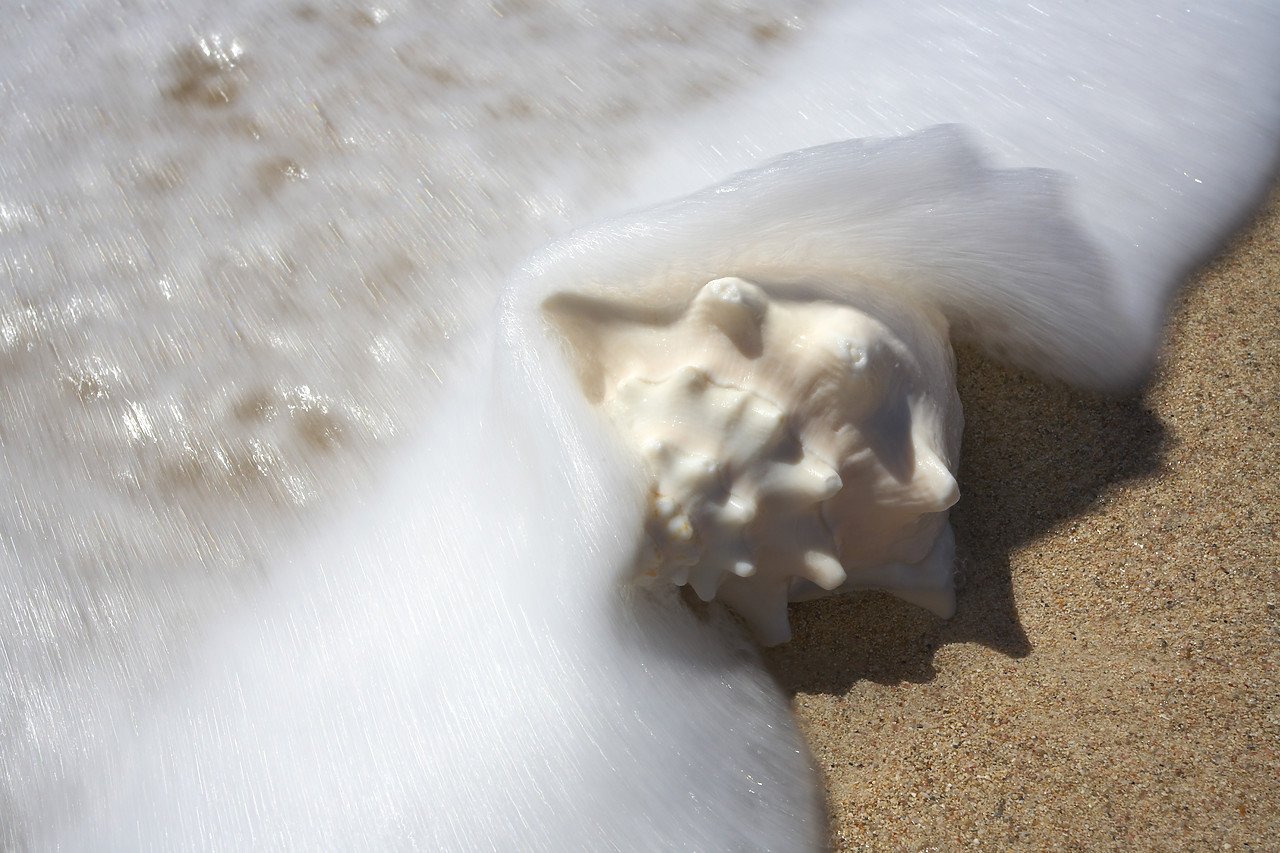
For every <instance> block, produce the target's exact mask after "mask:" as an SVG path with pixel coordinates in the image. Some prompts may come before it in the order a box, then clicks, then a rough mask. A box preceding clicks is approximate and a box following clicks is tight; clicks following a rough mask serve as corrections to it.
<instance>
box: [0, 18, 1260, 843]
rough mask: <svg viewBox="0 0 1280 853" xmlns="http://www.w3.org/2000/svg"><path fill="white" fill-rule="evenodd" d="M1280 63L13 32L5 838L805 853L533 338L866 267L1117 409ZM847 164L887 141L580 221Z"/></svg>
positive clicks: (800, 816)
mask: <svg viewBox="0 0 1280 853" xmlns="http://www.w3.org/2000/svg"><path fill="white" fill-rule="evenodd" d="M1117 34H1120V35H1117ZM1278 34H1280V23H1278V22H1277V20H1276V16H1275V15H1274V13H1272V12H1270V11H1269V10H1268V9H1267V8H1266V7H1265V6H1264V5H1254V4H1248V3H1227V4H1220V5H1217V6H1213V7H1206V8H1197V9H1196V10H1194V12H1189V11H1186V10H1184V9H1183V8H1182V7H1172V6H1171V7H1169V8H1168V9H1151V8H1149V7H1147V6H1143V7H1142V8H1136V4H1135V7H1130V6H1128V5H1120V6H1117V7H1115V8H1114V9H1109V10H1106V11H1102V12H1099V11H1098V10H1093V11H1092V13H1091V16H1090V17H1089V18H1088V19H1082V18H1080V17H1079V16H1078V15H1077V14H1076V13H1074V12H1073V11H1072V10H1071V9H1070V8H1069V7H1068V6H1067V5H1066V4H1039V5H1038V6H1036V7H1023V6H1019V5H1017V4H1004V5H1001V4H997V5H994V6H993V5H991V4H973V6H972V7H968V6H959V7H952V8H950V9H938V8H935V7H932V6H930V5H927V4H878V3H864V4H858V5H854V6H851V7H849V8H847V9H843V10H823V9H818V8H816V7H808V6H806V7H799V8H782V5H781V4H765V3H761V4H758V5H754V6H752V5H743V4H703V5H696V6H690V5H686V4H662V3H657V2H654V3H650V4H646V5H644V6H643V7H638V8H635V7H633V8H632V9H631V10H630V11H626V12H622V11H614V12H609V13H601V12H600V11H598V10H593V9H589V8H586V7H583V6H565V7H560V6H557V5H545V6H544V5H539V4H533V3H513V4H506V5H499V4H494V5H492V6H485V7H477V8H470V7H468V8H462V9H458V8H453V9H450V8H434V9H428V10H423V9H417V8H415V7H412V6H410V5H408V4H404V5H402V6H397V5H395V4H384V5H378V6H359V5H350V6H347V5H323V6H322V5H319V4H300V5H297V6H291V7H275V6H272V5H266V4H256V3H242V4H235V5H225V4H224V5H219V6H217V7H216V8H212V7H211V8H208V9H204V10H202V11H201V12H199V13H194V14H193V13H192V12H191V11H190V10H188V9H183V10H178V9H170V10H167V11H163V12H155V11H153V10H149V9H144V8H142V7H141V6H139V7H136V8H135V7H130V6H127V5H125V6H117V5H112V6H111V7H110V9H108V7H107V6H105V5H103V6H93V5H90V6H87V7H81V8H79V9H77V10H74V11H72V10H60V9H43V7H42V9H41V10H40V11H31V12H29V13H28V16H27V17H25V18H22V19H18V20H16V21H15V22H14V23H12V24H11V25H10V28H9V30H8V32H7V33H6V34H5V41H6V44H5V49H4V51H3V52H2V55H3V56H5V57H6V59H5V60H3V62H4V65H3V75H2V76H0V79H3V81H4V89H3V97H4V98H5V101H6V109H5V110H4V113H3V114H4V115H5V116H7V117H8V118H7V119H6V120H5V123H4V125H3V126H2V127H0V132H3V134H4V138H5V141H6V149H5V154H4V155H3V159H2V160H0V170H3V174H4V176H5V182H4V186H5V190H4V192H5V198H4V199H0V202H2V203H3V206H2V207H0V213H2V214H3V215H2V216H0V241H2V242H0V256H2V257H3V258H4V262H5V271H4V275H5V279H6V288H5V304H4V307H3V314H2V315H0V343H2V344H3V352H2V353H0V354H2V355H3V358H4V359H5V366H6V380H7V381H6V383H5V395H6V405H5V407H4V415H3V416H4V421H3V424H2V427H3V432H0V436H2V437H3V440H4V448H5V453H4V459H5V468H4V472H3V476H4V477H5V481H6V486H7V493H8V494H9V495H11V496H12V500H10V501H8V502H7V503H6V506H5V509H4V515H3V535H4V554H5V556H4V562H3V570H4V577H3V584H4V588H3V601H4V602H5V604H6V608H7V610H8V612H9V614H10V617H9V618H8V619H7V620H6V624H7V625H8V627H7V628H6V632H5V635H4V637H3V646H2V648H3V652H4V657H5V664H6V666H5V677H6V689H5V692H4V696H3V698H2V699H0V702H3V705H0V719H3V721H4V727H3V728H4V731H5V732H6V733H7V734H6V735H5V738H4V740H3V743H2V744H0V758H3V761H0V765H2V766H3V768H4V769H3V772H2V775H0V778H2V779H3V788H2V789H0V790H2V791H3V794H2V796H3V801H0V809H3V811H4V813H5V815H6V817H7V818H8V819H6V820H5V821H4V822H3V826H4V827H6V828H5V829H3V830H0V832H3V833H7V834H6V835H0V841H2V842H3V846H4V847H5V849H121V850H124V849H130V850H136V849H154V850H172V849H262V848H268V849H317V848H319V849H327V848H334V849H380V850H381V849H424V848H425V849H548V850H553V849H554V850H563V849H637V850H639V849H655V848H663V849H666V848H670V849H699V850H703V849H806V848H811V849H817V848H819V847H820V846H821V844H822V842H823V834H824V832H823V826H822V817H821V805H820V803H821V798H820V793H819V792H818V790H817V788H816V783H815V781H814V779H813V777H812V774H811V773H810V771H809V768H808V764H807V758H806V756H805V753H804V748H803V745H802V744H801V742H800V739H799V736H798V734H797V732H796V731H795V727H794V724H793V723H792V722H791V721H790V718H789V713H788V710H787V707H786V703H785V701H784V700H783V698H782V697H781V696H780V694H779V692H778V690H777V689H776V687H774V686H773V685H772V683H771V682H770V680H769V679H768V677H767V676H766V675H765V674H764V673H763V670H762V668H761V666H760V665H759V663H758V661H757V659H756V657H755V653H754V651H753V650H752V647H751V644H750V642H749V641H748V640H747V639H746V637H745V635H744V634H743V633H742V631H741V629H740V627H739V626H738V625H737V623H736V622H734V621H733V620H732V618H730V617H728V616H727V615H726V614H724V613H721V612H719V611H716V610H714V609H713V610H711V611H709V612H702V611H699V610H696V609H690V608H688V607H687V606H686V605H685V604H684V603H682V601H681V599H680V598H679V596H678V595H677V594H676V593H675V592H674V591H668V592H666V593H661V594H658V595H656V596H647V595H641V594H639V593H636V592H634V591H632V590H630V589H629V588H628V587H627V586H626V584H625V583H623V579H624V576H625V573H626V567H627V565H628V563H629V560H630V558H631V554H632V553H633V552H634V547H635V543H636V536H637V532H638V531H639V529H640V527H641V525H640V513H641V506H640V496H639V495H638V487H637V480H636V474H635V471H634V470H633V469H632V467H631V466H630V464H629V463H628V462H627V461H626V459H625V456H624V455H622V454H621V453H620V452H619V450H618V449H617V448H616V446H615V445H614V444H613V443H612V440H611V438H610V436H609V434H608V431H607V429H606V428H605V427H604V426H603V425H602V424H601V423H599V422H598V421H597V419H596V418H595V416H594V415H593V414H592V413H591V411H590V410H589V409H587V408H586V406H585V403H583V402H582V401H581V400H580V398H579V396H578V395H577V393H576V391H575V389H574V387H573V385H572V383H571V381H570V380H569V378H568V374H567V371H566V369H565V368H564V366H563V364H561V363H560V361H559V355H558V352H557V350H556V349H555V346H554V343H553V342H552V341H551V340H550V339H549V338H547V336H546V333H545V329H544V328H543V327H542V325H541V324H540V319H539V318H540V315H539V310H540V309H539V304H540V302H539V300H541V299H542V298H544V297H545V296H546V295H548V294H549V293H554V292H560V291H564V290H575V289H577V290H583V291H588V292H590V291H600V290H620V291H625V292H628V293H630V294H633V295H638V296H639V298H641V299H650V300H654V299H657V300H663V299H665V300H679V299H680V298H683V297H682V296H681V294H682V293H683V292H684V291H682V290H681V288H683V287H687V286H688V284H689V283H690V282H697V281H700V280H702V279H705V278H706V277H707V276H716V275H723V274H740V273H747V272H750V273H753V274H755V275H757V276H771V277H773V278H775V279H779V280H781V281H788V280H795V279H796V278H798V277H805V276H808V277H810V278H812V277H815V276H816V277H819V278H821V277H823V276H825V277H826V278H827V279H830V278H831V277H833V276H838V274H841V273H844V274H848V273H849V272H853V273H856V274H859V275H863V276H871V277H873V278H876V279H878V280H881V281H883V282H885V285H884V286H885V287H886V289H887V290H888V291H890V292H893V293H895V294H899V295H901V296H902V298H910V299H919V300H925V301H928V302H930V303H933V304H936V305H939V306H941V307H942V309H943V310H945V311H946V312H947V313H948V315H949V318H950V319H951V321H952V323H953V324H954V326H955V327H956V328H957V330H958V331H959V333H961V334H964V335H967V336H969V337H971V338H975V339H977V340H979V341H980V342H983V343H985V344H987V345H989V346H990V347H991V348H993V349H994V350H996V351H997V352H999V353H1001V354H1003V355H1004V356H1005V357H1009V358H1012V359H1014V360H1019V361H1020V362H1022V363H1024V364H1027V365H1029V366H1031V367H1033V368H1036V369H1040V370H1043V371H1046V372H1049V373H1052V374H1054V375H1058V376H1062V377H1064V378H1067V379H1069V380H1073V381H1078V382H1082V383H1086V384H1093V385H1102V386H1113V387H1114V386H1118V385H1123V384H1125V383H1130V382H1132V381H1134V380H1135V379H1136V378H1137V377H1140V376H1141V375H1142V372H1143V371H1144V370H1145V368H1146V366H1147V363H1148V361H1149V359H1150V357H1151V354H1152V352H1153V350H1154V346H1155V336H1156V334H1157V330H1158V328H1159V321H1160V319H1161V316H1162V312H1163V308H1164V304H1165V302H1166V300H1167V298H1168V295H1169V293H1170V291H1171V289H1172V288H1173V287H1174V286H1175V285H1176V283H1177V282H1178V280H1179V279H1180V277H1181V275H1182V274H1183V273H1184V272H1185V271H1186V269H1187V268H1188V267H1189V266H1190V265H1191V264H1193V263H1194V262H1196V261H1198V260H1199V259H1200V258H1201V257H1203V255H1204V253H1206V252H1208V251H1210V250H1211V249H1212V248H1213V247H1214V246H1215V245H1216V244H1217V241H1219V240H1220V239H1222V237H1223V236H1224V235H1225V234H1226V233H1228V232H1229V230H1230V228H1231V227H1232V226H1233V225H1234V224H1235V223H1236V222H1237V221H1238V220H1239V219H1240V218H1241V217H1242V216H1244V215H1245V214H1246V212H1247V210H1248V209H1249V206H1250V204H1251V203H1252V202H1253V200H1254V199H1255V198H1256V196H1257V195H1258V193H1260V192H1261V189H1262V187H1264V186H1265V183H1266V180H1267V176H1268V174H1269V170H1270V168H1271V167H1272V165H1273V161H1274V156H1275V151H1276V147H1277V129H1278V128H1280V93H1278V92H1277V91H1276V88H1277V87H1278V86H1280V82H1277V81H1280V74H1277V73H1276V72H1277V69H1276V68H1275V67H1274V66H1275V64H1276V60H1275V59H1274V58H1273V54H1274V51H1273V50H1271V49H1270V48H1271V47H1272V46H1273V45H1274V44H1275V42H1276V40H1277V38H1278ZM1224 46H1230V51H1229V53H1224ZM1224 55H1225V56H1226V57H1227V58H1224ZM943 123H951V124H957V125H960V127H959V128H956V129H951V130H932V131H930V130H927V128H930V127H932V126H934V125H937V124H943ZM921 131H923V132H921ZM858 137H900V138H901V139H900V141H899V142H897V143H885V144H880V143H874V144H870V145H869V146H868V145H867V144H864V143H856V144H854V146H853V149H850V148H848V146H839V145H837V146H836V148H834V149H827V150H820V151H818V152H817V153H816V154H811V155H809V158H810V162H816V163H818V164H819V166H820V168H819V171H818V172H817V173H816V176H815V173H813V172H808V173H806V172H805V170H804V169H803V168H801V167H798V166H797V165H796V164H797V163H798V162H800V161H797V160H795V159H794V158H793V159H792V160H790V161H786V160H784V161H782V162H781V164H780V165H776V166H772V167H769V166H766V167H765V168H764V169H763V170H762V171H760V172H757V173H755V175H754V177H746V178H742V179H738V180H737V181H736V182H731V183H728V184H722V185H721V188H720V189H721V191H720V192H715V191H711V192H709V193H706V194H703V195H701V196H693V197H691V198H690V199H689V200H688V201H685V202H680V203H677V204H675V205H671V206H666V207H658V208H655V209H651V210H641V212H639V213H632V214H626V215H624V216H621V217H620V218H614V219H612V220H608V221H606V222H605V224H603V225H597V226H589V225H587V223H589V222H590V221H591V220H592V219H593V218H595V217H597V216H599V215H601V214H607V213H613V214H618V213H620V212H621V211H623V210H627V209H634V208H637V207H640V206H642V205H644V204H648V203H651V202H656V201H658V200H660V199H663V198H667V197H671V196H679V195H685V194H688V193H690V192H693V191H695V190H698V189H699V188H700V187H701V186H703V185H705V184H710V183H713V182H715V181H719V180H721V179H723V178H724V177H725V176H726V175H728V174H729V173H731V172H733V171H735V170H737V169H741V168H747V167H753V166H758V165H760V164H761V163H763V162H767V161H768V160H769V159H770V158H771V157H773V156H775V155H778V154H782V153H784V152H786V151H789V150H792V149H796V148H803V147H809V146H814V145H819V144H821V143H829V142H833V141H835V140H841V139H848V138H858ZM851 150H852V151H855V152H858V153H857V155H856V156H854V155H851V154H850V151H851ZM868 151H870V152H872V153H874V152H880V155H878V156H870V155H868V154H867V152H868ZM885 152H888V153H887V154H886V153H885ZM801 159H803V158H801ZM868 164H869V165H868ZM575 226H581V227H580V230H578V231H576V232H574V233H572V234H571V235H570V236H569V237H567V238H565V239H562V240H560V241H558V242H553V243H552V244H551V246H550V247H549V248H548V249H546V250H543V251H542V252H540V253H538V254H535V255H533V259H532V260H531V261H527V262H525V263H523V264H519V259H520V257H521V256H523V255H527V254H529V253H530V252H532V251H533V250H534V249H536V248H537V246H538V244H540V243H543V242H545V241H547V240H549V239H551V238H553V237H555V236H556V235H558V234H561V233H563V232H565V231H568V230H569V229H570V228H572V227H575ZM797 247H798V248H797ZM517 266H519V267H520V269H519V271H517V272H516V273H515V274H513V275H509V273H510V270H511V269H512V268H515V267H517ZM851 267H852V270H851V269H850V268H851ZM504 281H507V282H508V284H507V285H506V287H507V290H506V292H505V293H506V295H505V297H504V299H503V303H502V308H501V314H500V318H499V319H498V320H497V321H490V320H488V319H487V318H489V317H490V316H492V315H491V312H493V310H494V304H495V300H496V299H497V298H498V294H499V289H500V287H501V286H502V283H503V282H504ZM826 293H827V295H828V296H831V295H835V296H838V295H839V293H840V291H839V288H838V287H836V288H832V289H829V290H828V291H827V292H826ZM406 389H408V390H406ZM961 486H962V488H963V484H961ZM352 495H354V496H355V497H352Z"/></svg>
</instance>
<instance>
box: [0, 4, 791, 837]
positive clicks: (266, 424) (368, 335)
mask: <svg viewBox="0 0 1280 853" xmlns="http://www.w3.org/2000/svg"><path fill="white" fill-rule="evenodd" d="M809 8H810V4H805V3H777V2H732V3H719V2H711V3H685V2H661V0H659V1H658V2H647V3H642V4H625V5H622V4H619V5H617V6H616V7H614V8H611V9H599V8H593V7H592V6H590V5H589V4H574V3H568V4H559V3H542V2H511V3H494V4H482V3H474V4H473V3H461V4H430V5H427V6H423V5H420V4H414V3H407V2H396V0H390V2H385V3H365V4H362V3H307V2H299V3H263V2H233V3H196V4H193V3H174V4H153V3H132V2H90V3H85V4H30V5H27V6H24V7H21V8H15V9H12V10H10V11H9V12H8V13H6V15H5V20H4V22H3V24H0V187H2V189H0V364H3V372H4V381H3V391H0V395H2V397H3V401H4V402H3V407H2V408H0V441H2V442H3V467H0V476H2V477H3V482H4V493H5V498H6V499H5V500H4V501H3V502H2V503H0V543H2V545H0V548H2V549H3V555H4V558H3V559H4V562H3V574H2V577H0V583H2V584H3V586H2V587H0V601H3V605H2V606H0V613H2V614H3V617H2V618H0V622H2V623H3V630H2V631H0V653H2V654H3V660H4V683H3V688H0V731H3V732H4V736H3V740H2V741H0V768H2V769H0V814H2V815H3V817H2V818H0V848H3V849H15V848H21V847H22V846H23V844H24V840H25V839H26V838H27V833H28V831H29V829H30V827H32V826H42V825H45V824H46V823H48V822H50V821H59V820H65V819H66V815H67V813H68V810H70V811H71V812H74V806H73V805H68V803H72V802H74V800H75V796H76V794H75V791H74V789H75V787H76V784H77V776H78V775H79V774H80V773H81V772H83V770H82V767H81V763H82V762H83V761H84V760H85V758H86V756H87V755H88V754H90V753H92V752H93V751H94V749H95V746H94V742H95V741H97V740H99V739H100V738H101V736H102V733H103V732H108V731H111V730H113V729H115V728H117V727H120V726H122V725H123V726H127V725H128V724H129V723H128V720H129V719H130V718H131V715H134V714H136V713H138V711H139V709H141V708H145V707H146V706H147V703H148V701H150V700H149V698H148V697H150V696H152V695H153V694H154V693H155V692H156V691H158V690H161V689H162V686H163V685H165V684H166V683H167V681H168V680H169V679H170V677H171V675H172V673H173V671H174V670H175V669H180V668H181V667H182V666H183V660H184V656H185V653H186V650H187V649H188V648H189V647H190V644H192V643H193V642H195V641H196V639H197V638H199V637H201V636H203V635H204V634H205V633H206V632H207V631H208V630H210V625H211V624H214V623H216V622H217V620H218V619H219V618H220V617H221V616H223V615H224V614H226V613H227V612H228V611H232V610H234V609H235V608H236V607H237V606H238V602H240V601H241V600H242V599H243V596H245V595H247V594H250V593H251V592H252V590H254V589H255V588H256V587H257V586H258V585H260V584H261V583H263V582H264V578H266V577H268V576H269V575H270V572H271V569H270V565H271V560H272V555H273V554H274V553H275V552H277V551H279V550H281V549H283V550H288V549H291V548H293V547H296V543H295V539H294V538H295V537H298V536H303V535H305V534H304V533H303V531H305V530H306V529H307V527H306V524H307V523H308V522H310V521H311V519H312V518H313V517H319V516H321V515H323V514H324V513H325V512H326V511H327V510H328V509H329V508H331V507H332V506H333V504H334V501H335V499H337V498H340V499H341V500H345V501H350V500H353V499H354V498H353V495H357V494H359V493H360V489H362V488H373V487H374V486H373V485H371V484H373V483H375V482H376V481H378V480H379V479H380V477H381V476H382V472H383V471H384V470H385V467H386V466H388V465H392V464H394V463H392V462H391V461H390V459H391V458H392V457H393V455H394V453H396V452H399V450H401V449H403V448H404V447H405V445H406V443H408V442H412V441H413V440H414V438H416V437H417V436H418V435H419V433H420V432H421V427H420V424H421V423H422V421H423V420H424V419H425V418H428V417H430V416H431V413H432V411H433V410H434V409H435V408H436V406H437V405H438V398H439V394H440V393H441V389H442V388H443V387H444V386H445V385H446V384H447V383H448V381H449V380H450V378H451V376H452V375H453V374H454V372H455V368H456V366H457V363H458V361H459V360H474V358H473V354H472V353H463V352H459V350H458V349H457V348H454V347H453V344H454V343H455V342H456V341H457V340H458V339H462V338H466V337H467V335H468V334H469V330H470V329H472V327H474V326H475V324H476V323H477V320H478V319H480V318H482V317H484V316H485V315H486V314H487V313H488V312H490V311H491V310H492V307H493V302H494V300H495V298H496V294H497V292H498V289H499V287H500V286H501V284H502V282H503V280H504V278H505V277H506V275H507V273H508V271H509V270H510V268H511V267H512V266H513V265H514V264H515V263H516V261H517V260H519V258H520V257H521V256H523V255H525V254H527V253H528V252H530V251H532V250H533V249H535V248H536V247H537V246H538V245H539V244H540V243H542V242H544V241H546V240H547V239H549V238H550V237H552V236H554V235H555V234H557V233H559V232H562V231H564V230H565V229H566V228H568V227H569V226H571V225H573V224H577V223H581V222H583V221H586V220H587V219H588V218H589V216H590V214H591V212H592V211H593V210H595V209H596V208H598V207H599V206H600V205H602V203H603V202H604V201H605V200H606V199H610V198H613V197H615V196H618V195H619V194H621V193H622V192H623V191H624V190H625V188H626V187H627V185H628V183H629V182H630V181H631V180H632V175H631V174H630V173H629V172H628V169H627V164H628V163H630V162H632V161H634V160H635V159H636V157H637V156H638V155H639V154H640V153H641V152H642V151H644V150H645V149H646V147H647V146H648V145H649V144H651V141H652V137H653V135H654V129H655V128H656V127H658V126H660V125H663V124H665V123H667V122H668V121H670V120H671V119H672V117H673V116H676V115H678V114H680V113H681V112H684V111H688V110H690V109H691V108H693V107H695V106H696V105H698V104H699V103H702V102H704V101H706V100H707V99H709V98H712V97H716V96H722V95H723V94H724V93H725V92H727V91H729V90H731V89H734V88H736V87H741V86H743V85H747V84H748V83H749V82H750V81H752V80H753V79H758V78H759V77H760V76H761V74H762V73H763V69H764V68H765V67H766V66H767V63H768V61H769V60H770V58H771V57H775V56H776V55H778V54H779V53H780V52H781V51H784V50H785V49H786V48H787V46H788V45H789V44H791V43H792V42H793V40H794V36H795V35H796V34H797V33H798V32H799V31H800V29H801V28H802V26H803V24H804V21H805V18H804V16H805V14H806V13H807V12H808V11H809ZM464 349H465V347H464Z"/></svg>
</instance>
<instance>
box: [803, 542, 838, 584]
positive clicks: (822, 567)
mask: <svg viewBox="0 0 1280 853" xmlns="http://www.w3.org/2000/svg"><path fill="white" fill-rule="evenodd" d="M804 567H805V577H807V578H809V580H811V581H813V582H814V583H816V584H817V585H818V586H820V587H822V588H823V589H828V590H829V589H835V588H836V587H838V586H840V584H842V583H844V582H845V580H846V579H847V578H848V574H847V573H846V572H845V570H844V566H843V565H842V564H841V563H840V561H839V560H838V559H836V558H835V556H833V555H832V554H828V553H827V552H825V551H818V550H812V551H808V552H806V553H805V555H804Z"/></svg>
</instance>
